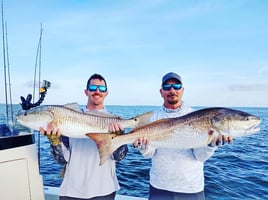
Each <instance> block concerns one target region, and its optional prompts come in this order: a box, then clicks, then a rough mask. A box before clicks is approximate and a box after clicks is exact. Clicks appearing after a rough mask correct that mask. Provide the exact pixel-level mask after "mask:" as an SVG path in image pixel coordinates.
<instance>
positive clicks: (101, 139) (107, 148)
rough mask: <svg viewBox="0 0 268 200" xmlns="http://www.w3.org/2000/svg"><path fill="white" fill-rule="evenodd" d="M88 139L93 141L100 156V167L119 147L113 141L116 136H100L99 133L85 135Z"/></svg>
mask: <svg viewBox="0 0 268 200" xmlns="http://www.w3.org/2000/svg"><path fill="white" fill-rule="evenodd" d="M86 135H87V136H88V137H90V138H91V139H92V140H94V141H95V143H96V145H97V147H98V150H99V156H100V163H99V164H100V165H102V164H103V163H104V162H105V161H106V160H107V159H108V158H109V156H111V155H112V153H113V152H114V151H115V150H116V149H117V148H118V147H119V145H116V144H115V143H114V142H113V140H114V139H115V138H116V136H117V134H101V133H87V134H86Z"/></svg>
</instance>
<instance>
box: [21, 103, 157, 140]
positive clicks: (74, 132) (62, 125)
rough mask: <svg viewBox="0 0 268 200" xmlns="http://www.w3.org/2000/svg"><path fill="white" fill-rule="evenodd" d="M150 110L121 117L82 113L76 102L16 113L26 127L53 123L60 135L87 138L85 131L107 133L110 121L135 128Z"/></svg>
mask: <svg viewBox="0 0 268 200" xmlns="http://www.w3.org/2000/svg"><path fill="white" fill-rule="evenodd" d="M151 115H152V113H151V112H148V113H145V114H142V115H139V116H136V117H133V118H131V119H122V118H121V117H118V116H115V115H111V114H107V113H103V112H98V111H88V112H86V113H83V112H82V111H80V110H79V108H78V105H77V104H66V105H64V106H60V105H44V106H39V107H36V108H33V109H31V110H28V111H24V112H21V113H20V114H18V115H17V116H16V117H17V121H18V122H19V123H20V124H22V125H24V126H27V127H28V128H31V129H34V130H39V128H40V127H44V128H46V127H47V125H48V123H53V124H54V125H55V126H56V127H57V128H59V129H60V132H61V134H62V135H65V136H68V137H74V138H85V137H86V138H87V136H86V134H87V133H109V131H108V126H109V125H110V124H111V123H119V124H120V125H121V126H122V127H123V128H137V127H140V126H143V125H145V124H148V122H149V118H150V116H151Z"/></svg>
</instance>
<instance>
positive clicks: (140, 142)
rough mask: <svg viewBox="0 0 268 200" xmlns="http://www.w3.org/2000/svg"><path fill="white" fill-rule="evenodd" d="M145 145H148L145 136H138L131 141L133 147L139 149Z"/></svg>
mask: <svg viewBox="0 0 268 200" xmlns="http://www.w3.org/2000/svg"><path fill="white" fill-rule="evenodd" d="M147 145H149V140H148V139H147V138H146V137H140V138H138V139H137V140H135V141H134V143H133V147H134V148H139V149H145V148H146V146H147Z"/></svg>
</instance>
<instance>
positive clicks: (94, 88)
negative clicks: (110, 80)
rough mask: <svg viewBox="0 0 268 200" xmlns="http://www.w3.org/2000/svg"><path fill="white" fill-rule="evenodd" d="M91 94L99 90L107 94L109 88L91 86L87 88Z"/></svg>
mask: <svg viewBox="0 0 268 200" xmlns="http://www.w3.org/2000/svg"><path fill="white" fill-rule="evenodd" d="M87 89H88V90H89V91H90V92H95V91H97V89H99V91H100V92H106V91H107V87H106V86H105V85H89V86H88V88H87Z"/></svg>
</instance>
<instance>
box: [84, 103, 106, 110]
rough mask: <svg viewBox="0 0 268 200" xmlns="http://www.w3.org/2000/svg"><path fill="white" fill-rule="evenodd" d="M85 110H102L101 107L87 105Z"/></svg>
mask: <svg viewBox="0 0 268 200" xmlns="http://www.w3.org/2000/svg"><path fill="white" fill-rule="evenodd" d="M86 108H87V109H88V110H102V109H103V108H104V106H103V105H90V104H87V106H86Z"/></svg>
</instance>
